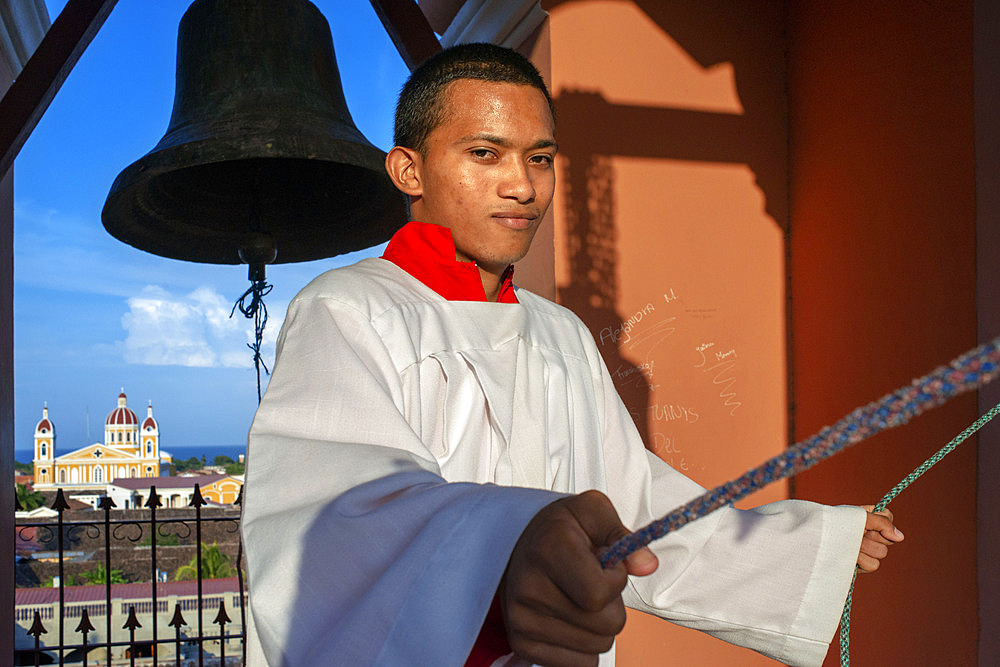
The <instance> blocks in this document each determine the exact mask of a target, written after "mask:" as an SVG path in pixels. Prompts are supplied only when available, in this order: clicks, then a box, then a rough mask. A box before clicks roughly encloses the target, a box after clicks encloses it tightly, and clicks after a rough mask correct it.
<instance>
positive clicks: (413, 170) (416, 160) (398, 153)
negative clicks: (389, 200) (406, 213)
mask: <svg viewBox="0 0 1000 667" xmlns="http://www.w3.org/2000/svg"><path fill="white" fill-rule="evenodd" d="M421 165H422V162H421V158H420V153H418V152H417V151H415V150H413V149H412V148H404V147H402V146H394V147H393V149H392V150H391V151H389V154H388V155H386V156H385V170H386V172H388V174H389V178H390V179H392V182H393V185H395V186H396V188H398V189H399V190H400V191H401V192H402V193H403V194H405V195H409V196H410V197H419V196H420V195H421V194H423V183H422V182H421V178H420V167H421Z"/></svg>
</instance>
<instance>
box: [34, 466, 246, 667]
mask: <svg viewBox="0 0 1000 667" xmlns="http://www.w3.org/2000/svg"><path fill="white" fill-rule="evenodd" d="M160 498H161V497H160V495H159V494H157V492H156V487H155V486H154V487H152V488H151V489H150V494H149V498H148V499H147V501H146V502H145V504H144V508H145V510H144V511H142V512H136V511H135V510H132V511H129V512H122V511H121V510H118V509H117V508H116V506H115V503H114V501H113V500H112V499H111V498H109V497H104V498H102V499H101V500H100V502H99V504H98V509H97V510H91V511H90V512H87V513H85V514H84V516H86V515H88V514H89V515H91V516H93V515H94V514H97V515H98V517H99V518H94V519H92V520H77V519H76V517H77V516H80V515H81V513H80V512H77V511H74V512H72V513H71V514H72V515H73V518H72V519H71V520H68V519H67V518H66V516H64V515H66V514H67V510H69V507H70V506H69V503H68V502H67V500H66V497H65V495H64V493H63V490H62V489H59V490H58V491H57V492H56V495H55V499H54V500H53V502H52V504H51V506H50V507H51V510H53V511H54V512H55V513H56V515H55V516H54V517H51V518H48V519H42V520H37V521H22V520H18V521H16V528H17V532H18V538H19V540H18V541H19V542H20V543H21V544H22V545H27V546H29V547H30V549H29V551H30V550H34V551H35V554H34V555H35V556H39V557H43V558H45V559H46V560H49V561H50V562H52V563H55V564H56V567H55V572H57V574H55V575H54V576H53V577H52V578H51V581H52V585H51V587H39V588H30V589H25V588H18V589H17V594H16V598H15V605H16V611H15V621H16V622H17V623H18V625H19V626H20V627H21V628H22V630H18V629H17V628H15V632H18V633H24V632H25V630H24V629H23V628H24V626H25V625H28V626H29V627H28V628H27V630H26V634H27V635H28V637H30V638H33V641H31V640H28V641H18V642H17V646H16V647H15V648H16V649H18V650H16V652H15V660H16V661H17V664H28V665H30V664H34V665H40V664H53V663H58V664H59V665H84V666H85V667H86V666H87V665H101V664H104V665H107V666H108V667H111V666H112V665H126V664H128V665H130V666H133V665H177V666H180V665H185V666H186V667H187V666H193V665H198V666H199V667H204V666H205V665H208V666H213V665H241V664H244V663H245V662H246V648H245V646H246V642H245V639H246V599H247V598H246V585H245V582H244V573H243V547H242V542H240V540H239V515H238V514H232V513H231V514H227V515H221V516H211V515H207V516H203V512H202V508H203V507H204V506H205V505H207V504H208V503H207V502H206V501H205V500H204V498H203V497H202V495H201V489H200V487H199V485H197V484H196V485H195V487H194V493H193V495H192V497H191V501H190V503H189V507H188V508H187V509H186V510H183V511H181V512H178V511H176V510H175V511H171V512H170V514H171V515H172V516H162V515H161V516H159V517H158V516H157V510H158V509H159V508H161V507H162V505H161V502H160ZM241 501H242V491H241V492H240V498H238V499H237V500H236V503H235V504H236V505H237V506H238V505H240V503H241ZM17 509H18V510H21V509H22V508H21V507H20V504H18V507H17ZM147 510H148V511H147ZM179 513H180V514H182V515H181V516H177V515H178V514H179ZM125 514H127V515H128V516H124V517H123V516H121V515H125ZM208 527H214V528H215V529H214V531H213V532H214V533H215V534H218V533H219V530H220V529H221V530H223V531H224V532H225V533H230V534H233V540H234V542H235V543H236V548H237V553H236V558H235V564H234V565H233V566H232V570H234V571H235V572H233V574H234V575H235V576H229V577H224V578H212V577H213V576H217V575H218V574H219V569H218V568H219V565H218V562H214V563H205V562H203V560H204V559H205V558H206V557H210V556H212V555H213V551H212V550H211V549H206V546H207V545H206V544H205V541H204V540H203V532H204V529H206V528H208ZM81 539H82V540H83V541H86V542H87V543H89V544H91V545H100V544H101V543H103V550H101V549H99V548H98V549H95V550H93V551H92V552H90V553H92V554H100V553H101V551H103V557H98V558H97V559H92V560H90V561H88V563H89V565H90V566H92V567H95V568H96V572H97V573H98V576H96V577H95V576H94V574H93V571H91V574H90V578H91V579H94V578H98V579H99V578H100V574H101V573H102V570H103V582H101V584H103V586H101V585H99V584H98V585H95V584H94V583H91V584H90V585H87V586H71V585H68V583H69V582H68V581H67V579H68V578H67V564H68V562H69V561H70V560H72V559H73V558H75V557H76V555H77V554H80V553H82V551H81V550H80V549H79V548H74V549H72V550H70V549H69V548H68V547H69V546H73V545H78V544H79V543H80V542H81ZM181 541H183V542H184V545H182V546H187V547H189V550H190V548H193V551H194V557H193V563H192V564H193V565H194V568H193V569H194V572H193V573H192V574H193V579H191V580H190V581H175V582H170V581H165V580H164V574H165V572H164V571H162V570H161V569H160V567H159V564H158V557H160V555H161V554H160V552H161V551H163V550H164V549H165V548H166V547H167V545H168V544H169V546H171V547H173V546H177V545H179V543H180V542H181ZM121 542H126V543H130V544H131V546H132V549H130V550H129V551H131V552H132V553H133V554H134V553H139V558H140V564H141V565H142V566H145V565H147V564H148V573H149V577H148V579H149V581H141V582H137V583H115V582H113V581H112V580H113V579H115V578H116V575H118V576H119V577H120V570H118V569H116V568H118V567H120V566H121V563H116V562H115V556H114V552H115V551H117V552H119V554H120V553H122V552H123V550H122V549H121V548H118V549H113V548H112V546H113V545H114V544H115V543H121ZM146 547H148V557H147V555H146V552H145V550H146ZM213 547H215V549H214V552H215V553H214V555H215V556H216V557H218V553H219V550H218V547H217V545H213ZM43 549H49V550H48V551H43ZM147 558H148V563H146V562H145V560H146V559H147ZM214 560H215V561H217V560H218V558H216V559H214ZM225 560H226V562H227V563H228V558H226V559H225ZM206 565H208V566H212V567H214V569H213V571H211V572H206V571H205V566H206ZM223 567H225V565H223ZM141 578H143V579H144V578H145V577H141ZM227 600H228V602H229V604H228V605H227ZM231 614H232V615H233V616H235V617H236V620H235V622H234V620H233V618H232V617H231ZM168 615H169V616H170V618H169V619H167V616H168ZM29 618H30V621H29ZM29 623H30V625H29ZM234 626H236V627H234ZM21 639H22V640H23V639H25V637H24V635H23V634H22V636H21Z"/></svg>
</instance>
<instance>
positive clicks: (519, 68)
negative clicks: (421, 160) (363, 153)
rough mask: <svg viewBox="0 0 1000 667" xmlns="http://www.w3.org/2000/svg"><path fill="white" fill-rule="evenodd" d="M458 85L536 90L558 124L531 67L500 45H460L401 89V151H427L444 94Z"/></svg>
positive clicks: (426, 64) (396, 132)
mask: <svg viewBox="0 0 1000 667" xmlns="http://www.w3.org/2000/svg"><path fill="white" fill-rule="evenodd" d="M459 79H478V80H480V81H493V82H496V83H513V84H518V85H523V86H533V87H534V88H537V89H538V90H539V91H541V93H542V94H543V95H545V101H546V102H547V103H548V105H549V111H550V112H551V113H552V119H553V121H555V117H556V110H555V106H554V105H553V104H552V97H551V96H550V95H549V91H548V88H546V87H545V81H543V80H542V76H541V75H540V74H539V73H538V70H537V69H535V66H534V65H532V64H531V61H529V60H528V59H527V58H525V57H524V56H522V55H521V54H520V53H518V52H517V51H514V50H512V49H507V48H504V47H502V46H497V45H496V44H485V43H475V44H459V45H457V46H452V47H450V48H447V49H445V50H443V51H441V52H440V53H437V54H435V55H433V56H431V57H430V58H428V59H427V60H425V61H424V62H423V63H422V64H421V65H420V66H419V67H417V69H415V70H413V73H412V74H411V75H410V78H409V79H408V80H407V81H406V83H405V84H404V85H403V89H402V90H401V91H400V93H399V100H398V101H397V102H396V123H395V128H394V131H393V141H394V142H395V144H396V145H397V146H405V147H406V148H412V149H414V150H416V151H419V152H420V153H424V152H425V151H426V144H427V137H428V136H429V135H430V133H431V132H432V131H433V130H434V128H436V127H437V126H438V125H440V124H441V121H442V120H443V116H444V92H445V89H446V88H447V86H448V84H449V83H451V82H452V81H457V80H459Z"/></svg>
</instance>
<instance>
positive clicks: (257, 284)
mask: <svg viewBox="0 0 1000 667" xmlns="http://www.w3.org/2000/svg"><path fill="white" fill-rule="evenodd" d="M238 252H239V256H240V261H241V262H244V263H246V264H248V265H249V269H248V275H247V279H248V280H250V287H248V288H247V291H245V292H244V293H243V295H242V296H241V297H240V298H239V299H237V300H236V303H235V304H233V309H232V310H231V311H230V312H229V316H230V317H232V316H233V314H234V313H236V309H237V308H238V309H239V311H240V312H241V313H243V316H244V317H246V318H247V319H253V322H254V342H253V343H247V347H249V348H250V349H251V350H252V351H253V363H254V368H256V369H257V402H258V403H260V399H261V392H260V368H261V366H263V367H264V372H265V373H270V371H269V370H268V369H267V365H266V364H264V359H263V358H262V357H261V355H260V345H261V340H262V339H263V337H264V327H265V326H267V305H265V304H264V297H265V296H266V295H267V294H269V293H270V292H271V289H272V288H273V285H269V284H268V283H267V280H266V278H265V271H264V267H265V266H266V265H267V264H270V263H271V262H273V261H274V259H275V258H276V257H277V256H278V251H277V249H276V248H275V247H274V239H273V238H272V237H271V235H270V234H267V233H264V232H250V233H249V234H247V235H246V237H245V239H244V242H243V244H241V245H240V248H239V250H238ZM248 298H249V302H248V301H247V299H248Z"/></svg>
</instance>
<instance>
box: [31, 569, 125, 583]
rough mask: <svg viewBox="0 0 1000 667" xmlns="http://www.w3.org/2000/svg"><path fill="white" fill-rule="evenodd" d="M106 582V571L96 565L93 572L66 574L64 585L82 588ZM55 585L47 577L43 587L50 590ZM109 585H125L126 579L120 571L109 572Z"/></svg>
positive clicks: (50, 578)
mask: <svg viewBox="0 0 1000 667" xmlns="http://www.w3.org/2000/svg"><path fill="white" fill-rule="evenodd" d="M107 582H108V571H107V568H105V567H104V565H103V564H102V563H98V564H97V567H95V568H94V569H93V570H88V571H86V572H81V573H80V574H77V575H72V574H67V575H66V585H67V586H83V585H85V584H106V583H107ZM54 583H55V577H49V578H48V579H47V580H46V581H45V584H43V585H44V586H46V587H48V588H52V587H53V585H54ZM111 583H113V584H127V583H128V579H126V578H125V575H124V574H123V573H122V571H121V570H111Z"/></svg>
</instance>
